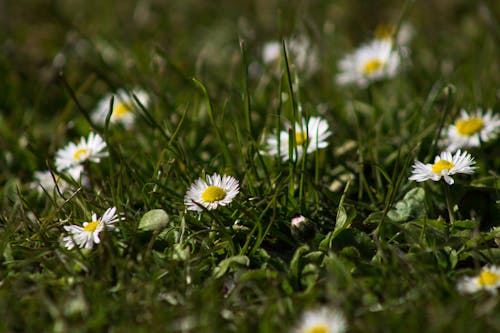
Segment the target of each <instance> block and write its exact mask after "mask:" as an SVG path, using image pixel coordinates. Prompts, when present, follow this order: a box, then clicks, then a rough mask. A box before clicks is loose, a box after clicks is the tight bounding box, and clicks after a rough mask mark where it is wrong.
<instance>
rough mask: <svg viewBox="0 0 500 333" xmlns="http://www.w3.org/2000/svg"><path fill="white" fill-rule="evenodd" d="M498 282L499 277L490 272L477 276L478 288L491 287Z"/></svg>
mask: <svg viewBox="0 0 500 333" xmlns="http://www.w3.org/2000/svg"><path fill="white" fill-rule="evenodd" d="M498 281H500V275H498V274H497V273H495V272H491V271H484V272H481V274H480V275H479V280H478V284H479V285H480V286H493V285H495V284H497V283H498Z"/></svg>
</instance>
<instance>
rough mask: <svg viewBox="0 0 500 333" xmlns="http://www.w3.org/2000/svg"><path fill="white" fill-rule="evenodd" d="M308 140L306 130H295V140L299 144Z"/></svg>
mask: <svg viewBox="0 0 500 333" xmlns="http://www.w3.org/2000/svg"><path fill="white" fill-rule="evenodd" d="M306 140H307V133H305V132H300V131H299V132H297V131H296V132H295V142H296V143H297V146H302V144H303V143H304V142H305V141H306Z"/></svg>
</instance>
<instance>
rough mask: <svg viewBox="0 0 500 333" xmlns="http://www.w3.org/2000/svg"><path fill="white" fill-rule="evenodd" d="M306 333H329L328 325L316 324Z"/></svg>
mask: <svg viewBox="0 0 500 333" xmlns="http://www.w3.org/2000/svg"><path fill="white" fill-rule="evenodd" d="M305 333H328V327H327V326H326V325H316V326H313V327H311V328H310V329H308V330H307V331H305Z"/></svg>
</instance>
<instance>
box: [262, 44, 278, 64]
mask: <svg viewBox="0 0 500 333" xmlns="http://www.w3.org/2000/svg"><path fill="white" fill-rule="evenodd" d="M280 57H281V44H280V43H279V42H269V43H266V44H264V48H263V49H262V60H263V61H264V63H265V64H270V63H273V62H277V61H278V60H279V59H280Z"/></svg>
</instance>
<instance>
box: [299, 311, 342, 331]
mask: <svg viewBox="0 0 500 333" xmlns="http://www.w3.org/2000/svg"><path fill="white" fill-rule="evenodd" d="M346 329H347V321H346V319H345V317H344V315H343V314H342V313H341V312H340V311H338V310H335V309H328V308H321V309H318V310H313V311H308V312H305V313H304V314H303V315H302V320H301V321H300V323H299V325H298V326H297V327H296V328H295V329H294V330H293V332H294V333H311V332H314V333H342V332H345V331H346Z"/></svg>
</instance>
